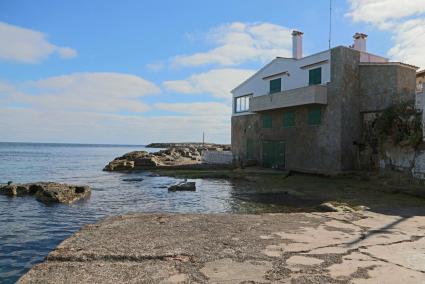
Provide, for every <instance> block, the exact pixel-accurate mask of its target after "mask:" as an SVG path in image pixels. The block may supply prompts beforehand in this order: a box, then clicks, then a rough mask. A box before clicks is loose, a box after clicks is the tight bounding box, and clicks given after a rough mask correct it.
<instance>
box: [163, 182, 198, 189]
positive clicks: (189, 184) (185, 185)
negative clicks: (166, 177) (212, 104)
mask: <svg viewBox="0 0 425 284" xmlns="http://www.w3.org/2000/svg"><path fill="white" fill-rule="evenodd" d="M168 191H196V183H195V182H194V181H184V182H180V183H178V184H175V185H172V186H170V187H169V188H168Z"/></svg>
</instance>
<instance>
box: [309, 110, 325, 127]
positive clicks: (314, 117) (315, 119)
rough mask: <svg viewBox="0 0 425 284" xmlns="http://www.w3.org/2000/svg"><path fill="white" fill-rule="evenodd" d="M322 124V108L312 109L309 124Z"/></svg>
mask: <svg viewBox="0 0 425 284" xmlns="http://www.w3.org/2000/svg"><path fill="white" fill-rule="evenodd" d="M321 122H322V110H321V108H320V107H317V106H316V107H311V108H310V109H309V110H308V124H310V125H319V124H320V123H321Z"/></svg>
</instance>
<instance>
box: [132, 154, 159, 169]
mask: <svg viewBox="0 0 425 284" xmlns="http://www.w3.org/2000/svg"><path fill="white" fill-rule="evenodd" d="M133 162H134V164H133V165H134V167H146V166H148V167H156V166H158V165H159V164H160V161H159V159H158V157H156V156H145V157H142V158H136V159H135V160H134V161H133Z"/></svg>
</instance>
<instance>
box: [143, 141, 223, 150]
mask: <svg viewBox="0 0 425 284" xmlns="http://www.w3.org/2000/svg"><path fill="white" fill-rule="evenodd" d="M146 148H205V149H208V150H214V151H216V150H220V149H221V150H222V151H230V150H231V147H230V145H228V144H214V143H151V144H148V145H146Z"/></svg>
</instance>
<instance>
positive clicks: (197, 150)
mask: <svg viewBox="0 0 425 284" xmlns="http://www.w3.org/2000/svg"><path fill="white" fill-rule="evenodd" d="M212 150H214V151H224V150H225V149H224V148H223V147H219V146H217V147H214V148H212V147H210V146H203V145H189V146H187V147H185V146H184V147H179V146H178V147H171V148H168V149H165V150H160V151H158V152H154V153H149V152H147V151H133V152H130V153H127V154H124V155H123V156H121V157H117V158H115V159H114V160H113V161H111V162H109V163H108V164H107V165H106V166H105V167H104V168H103V170H104V171H132V170H146V169H152V168H157V167H167V166H168V167H169V166H187V165H198V164H201V163H202V154H203V153H204V152H205V151H212Z"/></svg>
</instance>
